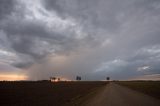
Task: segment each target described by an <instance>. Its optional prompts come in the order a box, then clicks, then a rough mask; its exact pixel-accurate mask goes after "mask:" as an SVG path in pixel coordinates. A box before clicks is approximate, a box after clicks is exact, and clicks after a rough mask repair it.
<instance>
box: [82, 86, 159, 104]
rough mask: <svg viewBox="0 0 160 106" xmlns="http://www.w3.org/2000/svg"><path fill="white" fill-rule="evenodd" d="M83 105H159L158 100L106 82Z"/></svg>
mask: <svg viewBox="0 0 160 106" xmlns="http://www.w3.org/2000/svg"><path fill="white" fill-rule="evenodd" d="M82 105H83V106H160V100H159V99H156V98H153V97H151V96H148V95H145V94H143V93H141V92H137V91H134V90H131V89H129V88H126V87H124V86H120V85H118V84H115V83H110V84H108V85H107V86H106V87H105V88H104V89H103V90H101V91H100V92H99V93H97V94H95V96H93V97H91V98H89V100H86V101H85V102H84V103H83V104H82Z"/></svg>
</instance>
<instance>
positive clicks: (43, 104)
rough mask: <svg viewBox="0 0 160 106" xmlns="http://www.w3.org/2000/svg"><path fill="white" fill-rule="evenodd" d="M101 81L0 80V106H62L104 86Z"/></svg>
mask: <svg viewBox="0 0 160 106" xmlns="http://www.w3.org/2000/svg"><path fill="white" fill-rule="evenodd" d="M106 84H107V82H102V81H92V82H89V81H75V82H56V83H52V82H49V81H37V82H31V81H30V82H29V81H28V82H25V81H21V82H4V81H2V82H0V106H63V105H65V104H68V103H70V102H72V101H73V100H74V99H75V98H81V97H83V96H85V95H87V94H88V93H90V92H91V91H92V90H93V89H96V88H98V87H102V86H105V85H106Z"/></svg>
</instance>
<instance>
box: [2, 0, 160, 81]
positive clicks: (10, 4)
mask: <svg viewBox="0 0 160 106" xmlns="http://www.w3.org/2000/svg"><path fill="white" fill-rule="evenodd" d="M159 29H160V1H159V0H132V1H128V0H121V1H117V0H1V1H0V69H1V70H0V73H4V72H5V70H3V69H5V68H4V67H7V70H8V69H10V71H12V70H13V71H14V72H15V73H16V71H15V70H16V69H17V70H21V73H25V74H26V75H27V77H28V79H30V80H40V79H48V78H49V77H50V76H61V77H64V78H68V79H74V78H75V76H76V75H80V76H82V78H83V79H84V80H103V79H105V77H106V76H110V77H111V78H112V79H130V78H134V77H138V76H143V75H153V74H160V66H159V65H158V64H159V63H160V35H159V34H160V30H159ZM1 67H2V68H1ZM9 67H10V68H9ZM7 70H6V71H7ZM18 72H19V71H18Z"/></svg>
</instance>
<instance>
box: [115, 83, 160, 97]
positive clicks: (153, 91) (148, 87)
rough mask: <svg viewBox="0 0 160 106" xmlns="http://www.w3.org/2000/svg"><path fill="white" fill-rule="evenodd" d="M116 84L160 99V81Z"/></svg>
mask: <svg viewBox="0 0 160 106" xmlns="http://www.w3.org/2000/svg"><path fill="white" fill-rule="evenodd" d="M116 83H117V84H120V85H123V86H126V87H129V88H131V89H134V90H136V91H140V92H143V93H145V94H148V95H150V96H153V97H156V98H159V99H160V81H117V82H116Z"/></svg>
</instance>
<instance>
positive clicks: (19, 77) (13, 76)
mask: <svg viewBox="0 0 160 106" xmlns="http://www.w3.org/2000/svg"><path fill="white" fill-rule="evenodd" d="M26 79H27V76H25V75H19V74H0V81H17V80H26Z"/></svg>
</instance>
